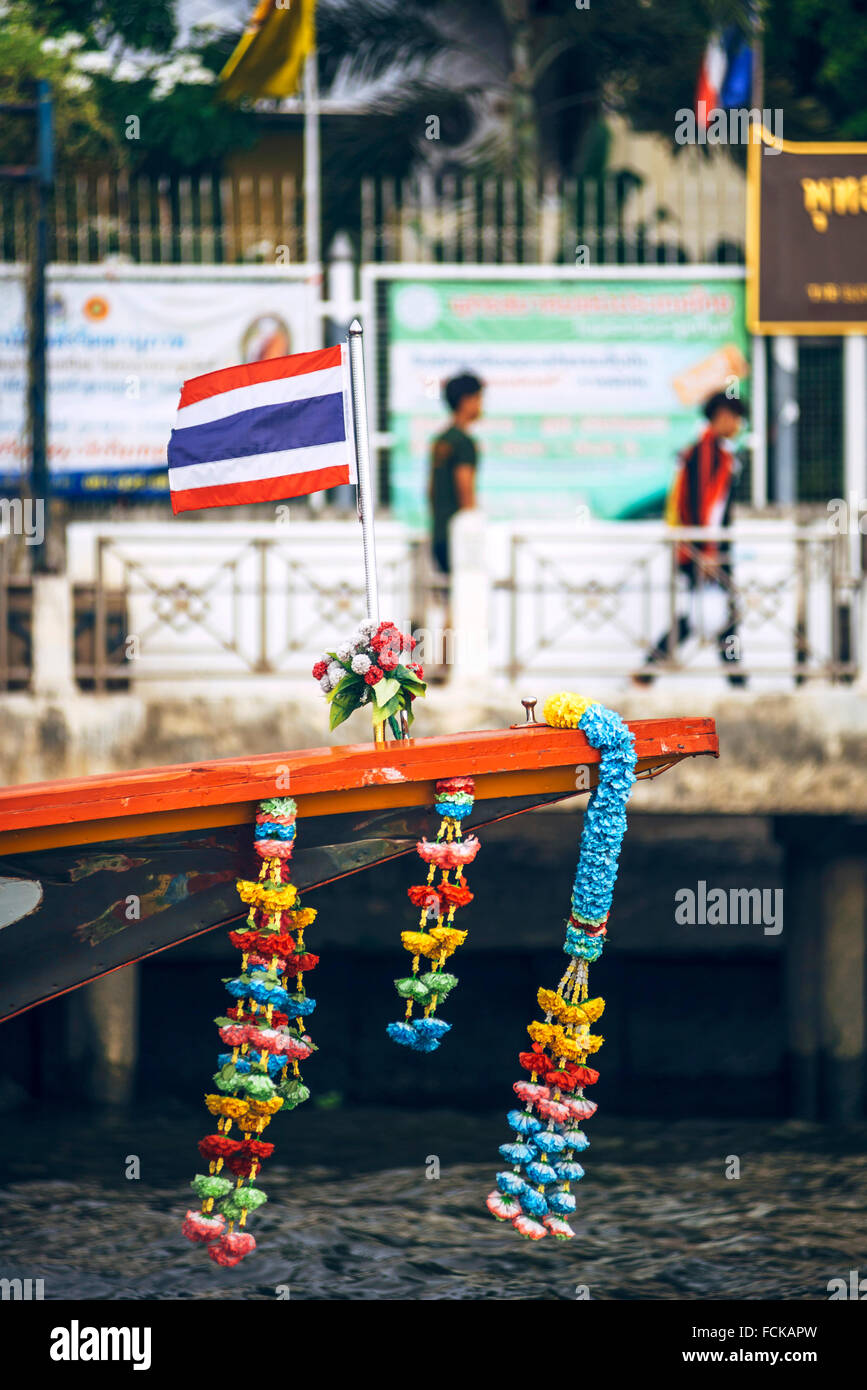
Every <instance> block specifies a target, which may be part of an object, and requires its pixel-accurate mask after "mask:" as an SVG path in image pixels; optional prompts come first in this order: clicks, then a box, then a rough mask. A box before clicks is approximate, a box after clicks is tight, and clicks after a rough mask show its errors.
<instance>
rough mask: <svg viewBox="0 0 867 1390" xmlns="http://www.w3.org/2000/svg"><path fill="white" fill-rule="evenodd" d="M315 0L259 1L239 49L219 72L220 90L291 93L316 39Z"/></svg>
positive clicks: (229, 94)
mask: <svg viewBox="0 0 867 1390" xmlns="http://www.w3.org/2000/svg"><path fill="white" fill-rule="evenodd" d="M315 8H316V0H259V4H258V5H257V6H256V9H255V11H254V13H253V18H252V19H251V20H250V23H249V24H248V26H247V28H246V29H245V31H244V33H243V35H242V37H241V40H240V42H239V43H238V46H237V48H236V49H235V51H234V53H233V54H232V56H231V58H230V59H229V61H228V62H227V63H226V66H225V67H224V68H223V71H222V72H221V73H220V94H221V96H224V97H226V98H227V99H228V100H229V101H237V100H238V99H239V98H240V97H289V96H292V95H293V94H294V93H295V92H296V91H297V90H298V86H299V83H300V81H301V72H302V69H303V67H304V61H305V59H306V58H307V55H308V54H309V53H311V52H312V50H313V47H314V44H315V42H316V35H315V27H314V11H315Z"/></svg>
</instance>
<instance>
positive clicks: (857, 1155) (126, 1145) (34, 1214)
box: [0, 1101, 867, 1300]
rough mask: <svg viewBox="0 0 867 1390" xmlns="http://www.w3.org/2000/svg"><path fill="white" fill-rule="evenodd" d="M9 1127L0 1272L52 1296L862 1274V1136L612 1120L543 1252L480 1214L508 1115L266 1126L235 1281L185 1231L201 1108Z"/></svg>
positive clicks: (311, 1118)
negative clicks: (572, 1234) (261, 1203)
mask: <svg viewBox="0 0 867 1390" xmlns="http://www.w3.org/2000/svg"><path fill="white" fill-rule="evenodd" d="M304 1110H307V1111H308V1113H307V1114H306V1115H304V1113H303V1111H304ZM4 1119H5V1125H4V1128H5V1142H4V1144H3V1146H2V1147H3V1156H2V1158H0V1212H2V1219H0V1232H2V1237H0V1275H2V1276H3V1277H7V1278H15V1277H21V1278H25V1279H26V1278H31V1279H42V1280H44V1296H45V1298H46V1299H63V1298H85V1299H87V1298H91V1299H109V1300H113V1299H227V1298H229V1299H240V1298H243V1299H250V1298H253V1299H270V1298H275V1297H283V1298H286V1297H289V1298H295V1299H304V1300H306V1299H336V1300H340V1299H361V1300H364V1299H388V1300H401V1299H411V1300H416V1299H423V1300H438V1299H482V1300H515V1299H517V1300H524V1299H545V1300H548V1299H553V1300H561V1299H575V1298H576V1297H587V1296H589V1297H590V1298H593V1299H645V1300H657V1299H741V1298H746V1299H757V1300H768V1299H792V1298H795V1299H826V1298H827V1297H828V1289H827V1285H828V1281H829V1280H830V1279H833V1278H844V1279H846V1280H847V1281H848V1278H849V1271H850V1270H852V1269H859V1268H860V1270H861V1271H862V1272H863V1273H867V1242H865V1222H864V1209H865V1197H867V1164H865V1157H864V1155H865V1150H867V1126H863V1125H862V1126H857V1127H852V1128H849V1129H846V1130H834V1129H830V1128H827V1127H824V1126H818V1125H807V1124H803V1123H796V1122H791V1121H790V1122H779V1121H778V1122H766V1121H748V1122H737V1121H724V1122H723V1121H720V1122H717V1121H713V1120H705V1121H689V1120H678V1121H674V1122H669V1121H665V1122H664V1121H660V1120H631V1119H630V1120H627V1119H622V1118H616V1117H606V1115H605V1114H604V1113H603V1111H601V1110H600V1111H599V1113H598V1114H597V1115H596V1116H595V1117H594V1118H593V1119H592V1120H591V1121H589V1122H588V1124H587V1127H586V1128H587V1132H588V1137H589V1138H590V1140H591V1146H590V1148H589V1149H588V1150H587V1152H586V1154H584V1155H583V1156H582V1158H583V1161H584V1167H585V1170H586V1176H585V1178H584V1179H583V1181H582V1182H581V1183H580V1184H579V1186H578V1189H577V1192H578V1197H579V1207H578V1213H577V1216H576V1218H575V1220H574V1222H573V1225H574V1229H575V1231H576V1234H577V1237H578V1238H577V1239H576V1240H574V1241H571V1242H559V1241H554V1240H553V1239H551V1238H550V1237H549V1238H546V1239H545V1240H544V1241H540V1242H538V1243H532V1242H529V1241H524V1240H522V1239H521V1238H520V1237H519V1236H518V1235H517V1234H516V1233H515V1232H514V1230H513V1229H512V1228H511V1227H510V1226H508V1225H503V1224H501V1223H498V1222H496V1221H494V1220H493V1219H492V1218H491V1217H490V1216H489V1215H488V1213H487V1211H486V1210H485V1206H484V1199H485V1196H486V1194H487V1193H488V1192H489V1191H490V1190H491V1188H492V1187H493V1175H494V1173H495V1172H496V1170H497V1169H498V1168H499V1167H502V1166H503V1164H502V1161H501V1160H500V1159H499V1156H498V1154H497V1145H498V1144H500V1143H502V1142H504V1140H505V1139H506V1137H507V1134H506V1125H505V1121H504V1118H503V1116H502V1115H500V1114H496V1115H495V1114H486V1115H484V1116H481V1117H477V1116H475V1115H472V1114H470V1115H467V1114H459V1113H455V1112H451V1111H447V1110H425V1111H417V1112H413V1111H407V1110H398V1109H372V1108H356V1109H344V1108H342V1107H337V1108H334V1109H318V1110H317V1109H316V1108H315V1107H314V1106H313V1105H310V1106H309V1107H307V1106H305V1107H304V1108H303V1110H299V1111H295V1112H293V1113H292V1114H290V1115H288V1116H285V1117H278V1119H277V1120H276V1121H275V1122H274V1123H273V1124H272V1126H271V1128H270V1131H269V1137H270V1138H272V1139H273V1140H274V1141H275V1142H276V1144H277V1152H276V1153H275V1156H274V1159H273V1160H272V1161H271V1162H270V1163H269V1164H268V1165H266V1169H265V1172H264V1174H263V1177H262V1186H263V1187H264V1188H265V1190H266V1191H267V1192H268V1195H269V1202H268V1205H267V1206H265V1207H264V1208H262V1209H261V1210H260V1211H259V1212H257V1213H255V1215H254V1216H253V1217H251V1219H250V1229H251V1230H252V1231H253V1233H254V1234H255V1236H256V1239H257V1242H258V1249H257V1251H256V1252H255V1254H254V1255H252V1256H250V1257H248V1259H246V1260H245V1261H244V1262H243V1263H242V1264H240V1265H239V1266H237V1267H236V1268H235V1269H228V1270H227V1269H222V1268H219V1267H217V1266H216V1265H214V1264H213V1263H212V1261H211V1260H209V1259H208V1257H207V1254H206V1252H205V1249H204V1248H203V1247H202V1246H192V1245H190V1244H188V1242H187V1241H186V1240H184V1239H183V1237H182V1236H181V1234H180V1224H181V1220H182V1219H183V1213H184V1210H185V1209H186V1207H187V1206H195V1205H196V1203H195V1200H194V1198H193V1197H192V1194H191V1193H190V1191H189V1188H188V1186H187V1184H188V1182H189V1180H190V1178H191V1177H192V1175H193V1173H194V1172H195V1171H201V1168H202V1164H201V1162H200V1160H199V1159H198V1154H197V1152H196V1149H195V1141H196V1138H197V1137H199V1136H200V1135H201V1134H203V1133H205V1132H206V1131H207V1129H208V1128H209V1126H208V1123H207V1117H206V1116H205V1115H204V1113H203V1112H198V1111H196V1110H193V1109H191V1108H186V1107H181V1106H179V1105H177V1104H176V1103H174V1102H171V1101H170V1102H169V1103H168V1104H167V1105H166V1106H163V1107H161V1108H159V1109H157V1108H153V1107H150V1108H148V1109H137V1110H136V1111H135V1112H133V1113H131V1114H129V1115H126V1116H123V1115H119V1116H110V1115H100V1114H97V1113H89V1112H86V1111H68V1112H64V1111H62V1110H53V1111H51V1112H50V1113H46V1112H45V1111H44V1110H43V1111H39V1110H36V1109H35V1108H34V1109H32V1110H30V1109H28V1110H22V1111H18V1112H16V1113H15V1114H7V1115H6V1116H5V1117H4ZM131 1159H138V1163H139V1172H140V1176H139V1177H138V1178H135V1177H132V1178H130V1177H127V1176H126V1174H127V1172H129V1171H132V1170H133V1169H134V1165H133V1164H131V1162H130V1160H131ZM734 1160H737V1161H738V1162H739V1165H740V1177H727V1176H726V1173H727V1171H728V1172H732V1171H734V1168H735V1162H734ZM437 1165H438V1168H439V1176H428V1174H434V1173H435V1172H436V1170H437Z"/></svg>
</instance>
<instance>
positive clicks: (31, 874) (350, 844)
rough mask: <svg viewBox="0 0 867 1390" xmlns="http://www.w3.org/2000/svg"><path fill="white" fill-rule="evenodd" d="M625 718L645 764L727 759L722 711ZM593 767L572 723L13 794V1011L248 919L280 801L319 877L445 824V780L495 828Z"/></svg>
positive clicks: (3, 975)
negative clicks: (460, 780)
mask: <svg viewBox="0 0 867 1390" xmlns="http://www.w3.org/2000/svg"><path fill="white" fill-rule="evenodd" d="M630 727H631V729H632V731H633V733H634V735H635V741H636V753H637V755H638V768H637V770H638V773H639V775H641V776H649V775H655V774H656V773H658V772H661V771H664V770H665V769H666V768H668V767H670V766H672V765H673V764H674V763H676V762H679V761H681V760H682V759H683V758H687V757H696V756H702V755H711V756H716V755H717V754H718V746H717V738H716V732H715V729H714V724H713V721H712V720H710V719H675V720H644V721H639V722H636V723H634V724H632V725H630ZM598 763H599V754H598V752H597V751H596V750H595V749H593V748H591V747H590V746H589V744H588V743H587V740H586V739H585V737H584V735H583V734H581V733H580V732H578V731H577V730H567V729H551V728H548V727H547V726H546V725H523V726H519V727H517V728H515V729H504V730H492V731H487V730H486V731H482V732H479V733H471V734H458V735H455V736H452V737H447V738H433V739H413V740H409V741H407V742H405V743H390V744H387V745H386V747H385V748H376V747H374V746H373V745H371V744H363V745H350V746H348V747H346V746H344V747H339V748H316V749H304V750H300V751H297V752H290V753H281V754H273V755H266V756H263V757H257V758H250V759H245V760H236V759H227V760H219V761H215V762H209V763H197V764H190V765H181V766H177V767H166V768H152V769H144V770H140V771H135V772H131V773H125V774H118V775H115V774H111V775H108V776H102V777H89V778H84V779H81V780H72V781H63V782H52V783H36V784H31V785H28V786H21V787H10V788H7V789H5V790H4V791H0V1019H5V1018H10V1017H12V1016H13V1015H15V1014H17V1013H20V1012H22V1011H23V1010H25V1009H28V1008H32V1007H33V1006H34V1005H36V1004H40V1003H44V1002H45V1001H46V1000H48V999H52V998H55V997H56V996H57V995H59V994H63V993H65V992H67V991H68V990H70V989H75V988H77V987H78V986H80V985H82V984H86V983H87V982H88V981H90V980H94V979H97V978H98V977H99V976H101V975H104V974H107V973H108V972H109V971H112V970H117V969H120V968H122V967H123V966H124V965H128V964H130V963H132V962H133V961H137V960H141V959H143V958H144V957H146V956H149V955H152V954H154V953H155V952H158V951H163V950H166V949H168V948H170V947H171V946H175V945H178V944H179V943H180V942H182V941H188V940H190V939H191V938H192V937H194V936H197V935H199V934H201V933H202V932H206V931H210V930H213V929H214V928H215V927H218V926H222V925H227V924H230V923H231V922H233V921H238V920H240V919H241V918H242V917H243V916H244V915H245V912H244V910H243V909H242V908H241V905H240V903H239V900H238V897H237V894H236V892H235V888H234V884H235V879H236V878H237V877H239V876H249V875H250V874H251V873H253V874H254V873H255V872H256V868H257V861H256V860H255V855H254V853H253V849H252V836H251V829H250V828H251V825H252V821H253V816H254V814H255V808H256V804H257V803H258V802H259V801H261V800H263V799H265V798H267V797H269V796H279V795H291V796H293V797H295V799H296V801H297V803H298V815H299V820H300V821H301V824H300V826H299V841H298V849H297V852H296V855H295V857H294V859H293V865H294V874H293V877H294V880H295V881H296V882H297V884H298V886H299V887H300V888H302V889H310V888H314V887H317V886H320V885H322V884H324V883H329V882H333V881H334V880H335V879H337V878H341V877H344V876H345V875H347V874H352V873H357V872H359V871H360V870H362V869H365V868H369V867H371V866H372V865H374V864H378V863H382V862H384V861H385V860H387V859H391V858H393V857H394V856H396V855H400V854H406V853H408V852H409V851H410V850H411V849H412V848H413V847H414V845H415V843H416V841H417V839H418V838H419V836H420V835H421V834H428V835H430V834H432V833H434V834H435V833H436V827H437V819H436V816H435V814H434V812H433V810H432V805H433V792H434V784H435V782H436V780H437V779H438V778H441V777H448V776H455V775H465V776H473V777H474V778H475V780H476V804H475V807H474V812H473V816H472V818H471V819H470V822H469V823H470V825H471V826H482V825H486V824H490V823H491V822H493V821H497V820H501V819H503V818H505V817H507V816H512V815H520V814H522V813H524V812H526V811H529V810H532V809H534V808H536V807H539V806H543V805H546V804H549V803H551V802H553V801H561V800H564V799H566V798H568V797H573V796H576V795H579V794H580V792H584V793H586V792H587V791H589V790H590V789H592V787H593V785H594V784H595V774H596V770H597V769H598ZM578 768H584V769H586V775H584V776H581V777H577V776H576V770H577V769H578ZM576 781H577V782H578V783H579V785H580V792H579V790H577V789H576Z"/></svg>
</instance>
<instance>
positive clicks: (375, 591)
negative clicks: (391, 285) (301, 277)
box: [349, 319, 385, 744]
mask: <svg viewBox="0 0 867 1390" xmlns="http://www.w3.org/2000/svg"><path fill="white" fill-rule="evenodd" d="M362 333H363V330H362V327H361V324H360V323H359V321H358V319H353V320H352V323H351V324H350V325H349V373H350V377H351V381H352V428H353V435H354V440H353V442H354V445H355V466H356V470H357V473H358V485H357V486H358V519H359V521H360V522H361V544H362V547H363V550H364V595H365V602H366V605H367V616H368V618H374V619H376V621H377V622H378V621H379V581H378V577H377V572H376V534H375V531H374V526H373V513H374V507H375V501H374V496H373V486H372V483H371V476H370V435H369V433H368V426H367V393H366V390H365V385H364V347H363V344H362ZM373 731H374V739H375V741H376V743H378V744H382V743H385V726H384V725H383V724H374V726H373Z"/></svg>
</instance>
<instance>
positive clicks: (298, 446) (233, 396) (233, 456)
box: [168, 344, 356, 514]
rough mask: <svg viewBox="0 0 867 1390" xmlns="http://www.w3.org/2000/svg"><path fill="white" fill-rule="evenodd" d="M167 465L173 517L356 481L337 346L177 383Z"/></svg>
mask: <svg viewBox="0 0 867 1390" xmlns="http://www.w3.org/2000/svg"><path fill="white" fill-rule="evenodd" d="M168 462H169V488H170V489H171V497H172V511H173V512H175V513H176V514H177V513H178V512H189V511H196V510H197V509H199V508H201V507H231V506H235V505H237V504H239V503H244V502H276V501H280V500H281V499H284V498H287V497H302V496H304V495H305V494H306V493H309V492H319V491H321V490H322V489H323V488H329V487H337V485H338V484H339V483H354V482H356V470H355V449H354V445H353V433H352V414H351V396H350V389H349V364H348V353H347V349H346V345H345V344H342V345H340V346H338V347H330V348H322V349H321V350H320V351H318V352H299V353H296V354H295V355H294V356H292V357H275V358H271V359H270V360H269V361H265V362H250V363H247V364H246V365H244V366H240V367H225V368H223V369H222V370H221V371H218V372H208V374H207V375H206V376H196V377H192V378H191V380H190V381H185V382H184V385H183V389H182V391H181V399H180V404H179V406H178V418H177V424H176V426H175V428H174V429H173V430H172V434H171V439H170V440H169V446H168Z"/></svg>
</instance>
